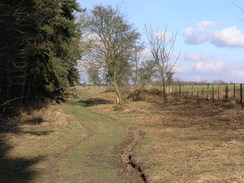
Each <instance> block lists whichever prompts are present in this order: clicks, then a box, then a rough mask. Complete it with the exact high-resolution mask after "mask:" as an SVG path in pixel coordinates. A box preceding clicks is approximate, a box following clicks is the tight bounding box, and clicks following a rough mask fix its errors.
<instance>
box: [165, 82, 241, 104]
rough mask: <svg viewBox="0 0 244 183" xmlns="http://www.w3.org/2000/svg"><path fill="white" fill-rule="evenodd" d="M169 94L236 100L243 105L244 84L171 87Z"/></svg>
mask: <svg viewBox="0 0 244 183" xmlns="http://www.w3.org/2000/svg"><path fill="white" fill-rule="evenodd" d="M166 91H167V94H168V95H169V94H170V95H179V96H184V97H196V98H199V99H205V100H212V101H215V100H226V101H228V100H235V101H236V102H237V103H241V104H243V84H218V85H217V84H216V85H214V84H207V85H181V84H179V85H169V86H167V88H166Z"/></svg>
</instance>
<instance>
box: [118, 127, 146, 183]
mask: <svg viewBox="0 0 244 183" xmlns="http://www.w3.org/2000/svg"><path fill="white" fill-rule="evenodd" d="M141 138H142V133H141V132H136V131H131V132H130V133H129V135H128V137H127V139H125V140H124V142H123V143H121V144H120V145H119V146H117V147H116V148H114V156H116V157H117V158H116V162H115V163H114V165H115V166H116V167H117V168H118V169H119V172H118V173H119V174H120V176H122V177H125V178H126V179H127V182H128V183H147V178H146V176H145V174H144V172H143V170H142V168H141V167H140V166H139V165H138V164H137V163H136V162H135V160H133V159H132V157H133V149H134V148H135V146H136V145H137V144H138V142H139V140H140V139H141Z"/></svg>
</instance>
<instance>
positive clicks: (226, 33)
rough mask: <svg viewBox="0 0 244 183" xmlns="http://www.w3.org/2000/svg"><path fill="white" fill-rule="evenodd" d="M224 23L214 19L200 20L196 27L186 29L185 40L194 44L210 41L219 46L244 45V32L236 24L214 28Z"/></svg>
mask: <svg viewBox="0 0 244 183" xmlns="http://www.w3.org/2000/svg"><path fill="white" fill-rule="evenodd" d="M222 24H223V23H214V22H212V21H202V22H199V23H197V24H196V25H195V28H187V29H185V32H184V36H185V38H186V39H185V42H186V43H187V44H194V45H198V44H202V43H206V42H209V43H211V44H213V45H215V46H217V47H244V32H242V31H240V30H239V29H238V28H237V27H235V26H233V27H228V28H225V29H222V30H214V29H216V28H217V27H219V26H220V25H222Z"/></svg>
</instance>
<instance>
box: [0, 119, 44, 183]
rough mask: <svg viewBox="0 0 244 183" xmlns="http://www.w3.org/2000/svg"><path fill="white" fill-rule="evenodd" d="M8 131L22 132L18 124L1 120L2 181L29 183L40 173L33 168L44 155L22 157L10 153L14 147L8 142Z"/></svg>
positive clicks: (0, 162) (0, 168) (0, 161)
mask: <svg viewBox="0 0 244 183" xmlns="http://www.w3.org/2000/svg"><path fill="white" fill-rule="evenodd" d="M6 133H13V134H15V133H16V134H17V133H21V130H20V129H19V127H18V126H16V125H9V124H8V123H7V122H6V120H0V182H1V183H29V182H33V180H34V177H35V176H36V175H37V174H38V172H37V171H34V170H32V166H33V165H35V164H37V163H38V162H39V161H40V160H42V159H43V157H35V158H22V157H10V156H9V155H8V153H9V151H10V150H11V149H12V147H11V146H10V145H9V144H8V142H7V136H6Z"/></svg>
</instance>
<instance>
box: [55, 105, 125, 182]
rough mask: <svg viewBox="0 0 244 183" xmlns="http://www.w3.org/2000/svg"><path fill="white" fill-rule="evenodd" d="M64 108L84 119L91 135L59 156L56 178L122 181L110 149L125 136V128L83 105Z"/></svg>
mask: <svg viewBox="0 0 244 183" xmlns="http://www.w3.org/2000/svg"><path fill="white" fill-rule="evenodd" d="M66 110H67V111H68V113H69V114H72V115H73V116H75V117H76V118H80V119H82V120H84V124H85V126H86V128H88V129H89V130H91V133H92V136H91V137H90V139H88V140H86V141H85V142H83V143H81V144H80V145H79V146H77V147H76V148H73V149H72V150H71V151H70V152H69V154H68V156H67V157H66V158H65V159H63V161H62V162H61V172H60V174H61V175H62V177H61V178H60V180H59V182H74V183H75V182H83V183H92V182H111V183H114V182H116V183H120V182H121V183H122V182H125V181H124V180H123V179H122V178H121V177H119V176H118V175H117V174H116V172H115V171H114V167H113V166H112V163H111V162H112V159H111V153H112V150H113V148H114V147H115V146H117V145H119V144H120V143H121V142H122V140H123V139H124V138H125V137H126V136H127V131H126V130H125V129H124V128H122V127H120V126H119V125H118V124H116V123H115V122H114V121H112V120H110V119H108V118H106V117H105V116H101V115H99V114H95V113H91V112H90V111H88V110H87V109H85V107H80V106H72V105H69V106H67V107H66Z"/></svg>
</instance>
